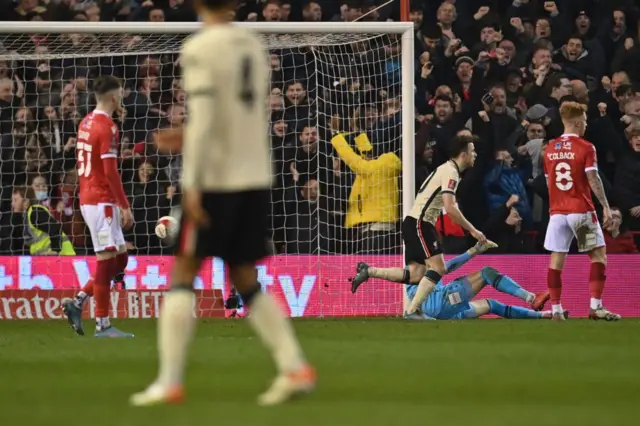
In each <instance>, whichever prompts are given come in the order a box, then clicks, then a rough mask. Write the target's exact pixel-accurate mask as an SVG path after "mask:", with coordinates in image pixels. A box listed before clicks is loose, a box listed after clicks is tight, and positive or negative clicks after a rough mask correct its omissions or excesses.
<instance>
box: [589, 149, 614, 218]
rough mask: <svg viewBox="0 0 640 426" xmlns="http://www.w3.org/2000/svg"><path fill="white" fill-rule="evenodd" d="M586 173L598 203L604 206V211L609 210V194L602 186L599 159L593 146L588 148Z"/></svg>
mask: <svg viewBox="0 0 640 426" xmlns="http://www.w3.org/2000/svg"><path fill="white" fill-rule="evenodd" d="M584 172H585V173H586V175H587V180H588V181H589V186H590V187H591V191H593V194H594V195H595V196H596V198H597V199H598V202H599V203H600V205H601V206H602V208H603V209H607V210H608V209H609V201H608V200H607V194H606V193H605V192H604V185H603V184H602V179H600V174H599V173H598V159H597V156H596V147H595V146H593V145H591V146H590V147H589V148H587V152H586V158H585V165H584Z"/></svg>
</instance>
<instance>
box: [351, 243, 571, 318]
mask: <svg viewBox="0 0 640 426" xmlns="http://www.w3.org/2000/svg"><path fill="white" fill-rule="evenodd" d="M494 247H497V245H496V244H495V243H493V242H491V241H489V242H487V244H484V245H481V244H480V243H478V244H476V245H475V246H474V247H472V248H470V249H469V250H467V252H466V253H464V254H462V255H460V256H458V257H456V258H454V259H451V260H450V261H448V262H447V264H446V266H447V273H450V272H453V271H455V270H456V269H458V268H460V267H461V266H462V265H464V264H465V263H467V262H468V261H469V260H471V259H472V258H473V257H474V256H476V255H477V254H479V253H483V252H485V251H486V250H488V249H490V248H494ZM368 270H369V265H367V264H366V263H362V262H361V263H359V264H358V271H357V272H358V273H357V274H356V276H355V278H354V279H353V280H352V283H351V291H352V292H353V293H355V292H356V291H357V290H358V287H360V285H361V284H362V283H364V282H365V281H366V280H368V279H369V273H368ZM486 285H490V286H492V287H493V288H495V289H496V290H498V291H499V292H501V293H505V294H510V295H511V296H514V297H517V298H518V299H520V300H523V301H524V302H526V303H527V304H529V305H530V306H531V309H528V308H522V307H519V306H508V305H505V304H503V303H500V302H498V301H497V300H493V299H478V300H472V299H473V298H474V297H475V296H476V295H477V294H478V293H479V292H480V290H482V289H483V288H484V287H485V286H486ZM416 289H417V285H415V284H408V285H407V296H408V297H409V299H412V298H413V296H414V294H415V292H416ZM548 300H549V292H548V291H545V292H542V293H537V294H534V293H531V292H529V291H527V290H525V289H524V288H522V287H521V286H520V285H519V284H518V283H516V282H515V281H514V280H513V279H511V277H509V276H507V275H502V274H500V273H499V272H498V271H497V270H496V269H494V268H492V267H490V266H486V267H484V268H482V270H480V271H478V272H473V273H471V274H469V275H466V276H464V277H461V278H458V279H455V280H453V281H452V282H450V283H449V284H447V285H444V284H443V283H442V281H440V282H439V283H438V284H437V285H436V287H435V289H434V290H433V291H432V292H431V294H429V297H428V298H427V300H425V301H424V303H423V305H422V312H423V314H425V315H426V316H427V317H428V319H439V320H458V319H471V318H478V317H481V316H483V315H487V314H494V315H498V316H500V317H502V318H514V319H526V318H536V319H537V318H549V319H550V318H551V311H541V310H542V308H543V307H544V304H545V303H546V302H547V301H548ZM566 315H567V313H566V312H565V316H566Z"/></svg>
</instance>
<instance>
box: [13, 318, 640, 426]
mask: <svg viewBox="0 0 640 426" xmlns="http://www.w3.org/2000/svg"><path fill="white" fill-rule="evenodd" d="M86 325H87V326H89V323H87V324H86ZM117 325H118V326H120V327H121V328H122V329H124V330H127V331H133V332H134V333H136V338H135V339H131V340H100V339H93V338H92V337H84V338H80V337H77V336H75V335H74V334H73V333H72V332H71V330H69V329H68V328H67V326H66V323H63V322H11V321H4V322H0V423H2V424H6V425H11V426H23V425H24V426H40V425H42V426H45V425H46V426H60V425H67V424H73V425H85V426H145V425H149V426H163V425H175V426H200V425H231V424H237V425H240V426H260V425H274V426H287V425H296V426H334V425H335V426H339V425H349V426H359V425H363V426H382V425H385V426H386V425H389V426H396V425H397V426H400V425H405V424H416V423H418V424H420V425H438V426H449V425H451V426H466V425H473V426H484V425H495V426H502V425H505V426H529V425H531V426H555V425H562V426H573V425H580V426H584V425H589V426H599V425H603V426H618V425H628V424H638V422H639V421H640V420H638V418H639V417H640V321H638V320H624V321H621V322H619V323H611V324H609V323H593V322H588V321H585V320H572V321H568V322H566V323H563V324H556V323H551V322H546V321H545V322H543V321H504V320H486V321H485V320H483V321H467V322H431V321H429V322H425V323H422V322H409V323H407V322H403V321H401V320H366V321H364V320H302V321H296V322H295V326H296V330H297V332H298V334H299V336H300V338H301V341H302V343H303V345H304V347H305V349H306V351H307V352H308V356H309V358H310V360H311V361H312V362H313V363H314V364H315V365H316V367H317V369H318V373H319V387H318V390H317V392H316V393H314V394H313V395H311V396H310V397H308V398H305V399H302V400H299V401H296V402H295V403H293V404H290V405H287V406H283V407H277V408H270V409H262V408H259V407H257V406H256V405H255V397H256V395H257V394H258V393H259V392H260V391H262V390H263V389H265V387H266V386H267V384H268V383H269V381H270V380H271V379H272V376H273V374H274V369H273V367H272V364H271V362H270V360H269V357H268V356H267V353H266V352H265V351H264V350H263V349H262V348H261V346H260V344H259V342H258V340H257V339H256V338H255V337H253V334H252V332H251V330H250V329H249V327H248V325H247V324H246V323H245V322H244V321H242V320H220V321H206V322H202V323H201V324H200V325H199V328H198V336H197V339H196V341H195V343H194V345H193V347H192V350H191V357H190V360H191V362H190V365H189V373H188V381H187V392H188V393H187V402H186V403H185V405H183V406H179V407H158V408H147V409H134V408H130V407H128V406H127V398H128V396H129V394H131V393H133V392H136V391H139V390H141V389H142V388H143V387H145V386H146V385H147V384H148V383H149V382H150V381H151V380H152V379H153V378H154V375H155V371H156V359H157V358H156V349H155V323H154V322H152V321H146V322H145V321H128V322H125V321H118V322H117Z"/></svg>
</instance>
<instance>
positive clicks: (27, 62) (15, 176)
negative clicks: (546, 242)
mask: <svg viewBox="0 0 640 426" xmlns="http://www.w3.org/2000/svg"><path fill="white" fill-rule="evenodd" d="M384 3H386V2H383V1H362V0H360V1H322V0H318V1H280V0H266V1H263V0H253V1H245V2H240V6H239V7H238V9H237V11H236V13H235V20H237V21H265V22H269V24H268V25H274V26H275V25H278V22H279V21H307V22H317V21H333V22H336V25H339V23H340V22H349V21H353V20H368V21H387V20H398V19H399V15H400V10H399V2H393V3H390V4H388V5H383V4H384ZM378 5H382V7H379V6H378ZM0 11H1V12H2V13H1V16H2V18H0V19H5V20H13V21H38V20H55V21H75V22H76V23H77V24H78V25H81V23H82V22H83V21H103V22H104V21H113V20H116V21H150V22H157V23H161V22H169V21H173V22H182V21H196V20H197V15H196V14H195V13H194V11H193V9H192V7H191V6H190V3H189V2H185V0H169V1H165V0H158V1H154V0H145V1H141V0H102V1H97V2H96V1H90V0H89V1H78V0H19V1H18V2H17V3H15V2H12V1H10V0H4V1H1V2H0ZM410 19H411V21H413V23H414V24H415V25H414V27H415V111H416V112H415V117H413V118H414V119H415V123H416V135H415V145H416V167H415V177H412V176H406V175H403V174H402V170H401V169H402V167H401V162H400V158H402V156H401V146H402V139H401V136H402V125H401V123H402V118H403V117H402V109H401V102H400V93H401V90H400V83H401V79H400V67H401V57H400V41H399V39H398V38H397V37H395V36H392V35H366V36H361V37H357V36H354V37H353V38H349V37H345V38H344V40H342V41H341V40H336V39H331V40H330V43H328V42H327V40H326V39H325V40H324V41H323V39H322V38H315V39H313V38H306V39H304V40H306V42H307V43H308V42H309V40H315V42H314V41H312V42H311V44H312V45H304V44H302V43H300V42H299V41H298V42H296V40H295V37H293V38H292V37H289V38H283V39H282V41H281V42H280V43H278V46H277V49H275V48H274V49H273V50H271V51H270V55H271V56H270V62H271V68H272V84H271V93H270V95H269V99H266V100H265V102H267V103H268V105H269V108H270V110H271V141H272V153H273V160H274V164H275V167H276V169H275V170H276V173H277V176H276V182H275V184H274V188H273V191H272V194H273V196H272V205H273V214H272V230H273V234H272V241H273V250H274V252H276V253H290V254H295V253H301V254H319V253H324V254H327V253H370V254H393V253H399V252H400V251H401V239H400V235H399V221H400V218H401V201H400V200H402V197H401V196H400V188H401V183H400V179H402V178H405V179H406V178H409V179H414V178H415V181H416V188H418V187H419V186H420V184H421V183H422V182H423V181H424V179H425V178H426V176H427V175H428V174H429V173H430V172H431V171H432V170H434V168H436V167H437V166H438V165H440V164H442V163H443V162H444V161H446V160H447V159H448V156H449V155H448V143H449V141H450V140H451V139H452V137H453V136H454V135H455V134H456V133H458V132H468V131H470V132H472V134H473V135H474V136H475V138H476V150H477V152H478V160H477V162H476V166H475V167H474V168H473V169H471V170H469V171H468V172H466V173H465V176H463V181H462V183H461V185H460V188H459V190H458V202H459V204H460V207H461V209H462V211H463V212H464V214H465V215H466V216H467V217H468V218H469V219H470V220H471V221H472V222H473V223H474V224H475V225H476V226H477V227H478V228H479V229H482V230H483V231H484V232H485V234H486V235H487V236H488V237H489V238H492V239H494V240H496V241H497V242H499V243H500V245H501V250H502V251H503V252H505V253H533V252H540V251H541V250H542V248H541V238H542V236H543V235H544V231H545V229H546V224H547V222H548V204H547V195H546V194H547V189H546V182H545V179H544V174H543V172H542V169H541V156H540V155H541V152H542V150H543V149H544V147H545V146H546V144H547V143H548V141H549V140H550V139H553V138H555V137H557V136H559V135H560V134H561V133H562V123H561V122H560V119H559V113H558V111H559V106H560V105H561V103H562V102H565V101H569V100H570V101H578V102H581V103H585V104H587V105H588V106H589V117H588V124H589V126H588V130H587V135H586V138H587V139H588V140H589V141H591V142H592V143H593V144H594V145H595V147H596V149H597V152H598V157H599V162H600V172H601V175H602V178H603V182H604V183H605V189H606V190H607V195H608V197H609V199H610V200H611V203H612V205H613V206H615V207H616V208H615V211H614V216H615V218H616V223H617V224H618V225H619V226H618V230H617V231H615V232H613V233H607V235H606V237H607V243H608V245H609V251H610V252H625V253H633V252H637V245H636V243H637V241H634V234H633V233H632V231H640V86H639V85H638V83H640V67H639V66H638V65H637V64H640V25H638V23H639V19H640V10H639V9H638V8H637V6H636V4H635V2H634V1H631V0H628V1H625V0H607V1H598V0H557V1H556V2H544V1H534V0H466V1H463V0H457V1H455V0H444V1H442V0H424V1H416V0H414V1H412V2H411V11H410ZM0 25H1V23H0ZM159 25H161V24H159ZM180 41H181V36H176V35H172V36H167V37H166V38H163V36H161V35H155V36H144V35H138V34H121V35H117V36H114V35H103V34H82V33H78V34H68V35H60V34H56V35H54V34H49V35H47V34H38V35H32V34H12V35H1V36H0V155H1V157H0V180H1V189H0V254H5V255H6V254H23V253H28V252H29V248H28V247H27V246H26V245H25V241H26V234H27V229H28V223H26V217H25V216H26V215H25V211H26V206H28V205H29V204H39V205H44V206H46V207H47V208H48V209H49V210H50V212H51V221H52V223H53V222H57V223H60V224H62V229H63V230H64V232H65V234H66V236H68V238H69V240H70V241H71V242H72V244H73V246H74V248H75V251H76V252H78V253H84V252H87V251H89V250H90V241H89V239H88V235H87V232H86V229H85V226H84V224H83V222H82V217H81V215H80V213H79V208H78V200H77V173H76V170H75V161H76V160H75V143H76V139H75V132H76V129H77V125H78V123H79V121H80V120H81V119H82V117H83V116H84V115H86V114H87V113H88V112H90V111H91V110H92V108H93V107H94V100H93V99H92V96H91V95H90V92H91V83H92V79H93V78H94V77H96V76H97V75H101V74H111V75H116V76H119V77H121V78H122V79H123V81H124V84H125V99H124V107H125V110H124V113H123V114H121V115H120V116H119V117H117V122H118V123H119V124H120V126H121V134H122V138H121V146H120V154H121V161H122V166H121V170H122V176H123V181H124V183H125V189H126V191H127V194H128V195H129V198H130V200H131V202H132V209H133V212H134V217H135V223H136V224H135V226H134V228H133V229H132V230H131V231H129V232H128V234H127V241H128V244H129V246H130V250H131V251H132V252H134V253H139V254H162V253H167V252H168V250H169V248H167V247H165V246H164V245H163V243H162V242H161V241H159V240H158V239H157V238H156V236H155V235H154V227H155V224H156V221H157V219H158V218H159V217H161V216H164V215H166V214H169V213H170V211H171V210H172V208H173V207H174V206H177V205H179V201H180V184H179V175H180V168H181V159H180V156H179V155H168V154H161V153H159V152H157V150H156V148H155V145H154V143H153V141H154V135H155V131H156V130H157V129H159V128H165V127H179V126H181V125H182V124H183V122H184V120H185V117H186V114H187V109H186V104H185V100H186V96H185V93H184V91H183V90H182V82H181V79H180V61H179V57H178V55H177V54H176V53H177V50H178V49H179V45H180ZM314 43H315V44H314ZM273 47H276V46H273ZM149 51H152V52H151V53H149ZM136 52H145V54H138V53H136ZM167 52H174V53H167ZM16 53H18V54H20V55H21V57H20V58H19V60H16ZM221 60H222V58H221ZM45 219H46V218H45ZM437 227H438V230H439V231H440V232H441V234H442V236H443V239H444V246H445V248H446V249H447V250H448V251H450V252H459V251H461V250H464V249H465V248H466V247H468V244H469V241H468V239H467V237H465V236H464V233H463V232H462V230H461V229H459V228H457V227H456V226H455V225H454V224H453V223H452V222H451V221H450V220H449V219H448V218H447V216H446V213H444V212H443V215H442V216H441V217H440V220H439V222H438V224H437ZM636 235H637V234H636ZM54 252H55V250H54Z"/></svg>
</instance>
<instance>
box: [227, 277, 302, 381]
mask: <svg viewBox="0 0 640 426" xmlns="http://www.w3.org/2000/svg"><path fill="white" fill-rule="evenodd" d="M240 295H241V296H242V299H243V300H244V301H245V303H246V304H247V306H249V310H250V315H249V323H250V324H251V327H252V328H253V329H254V330H255V332H256V334H257V335H258V337H260V339H261V340H262V342H263V343H264V345H265V346H266V347H267V348H268V349H269V351H270V352H271V354H272V356H273V358H274V360H275V363H276V366H277V368H278V371H279V372H280V373H287V372H294V371H297V370H299V369H300V368H302V367H303V366H304V365H305V364H306V361H305V359H304V355H303V354H302V350H301V349H300V345H299V344H298V340H297V339H296V336H295V332H294V331H293V327H292V326H291V321H289V319H288V318H287V317H286V316H285V315H284V313H283V312H282V310H281V308H280V307H279V306H278V303H277V302H276V301H275V299H274V298H273V297H272V296H271V295H270V294H268V293H263V292H262V291H260V284H257V289H254V290H253V291H249V292H241V293H240Z"/></svg>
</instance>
